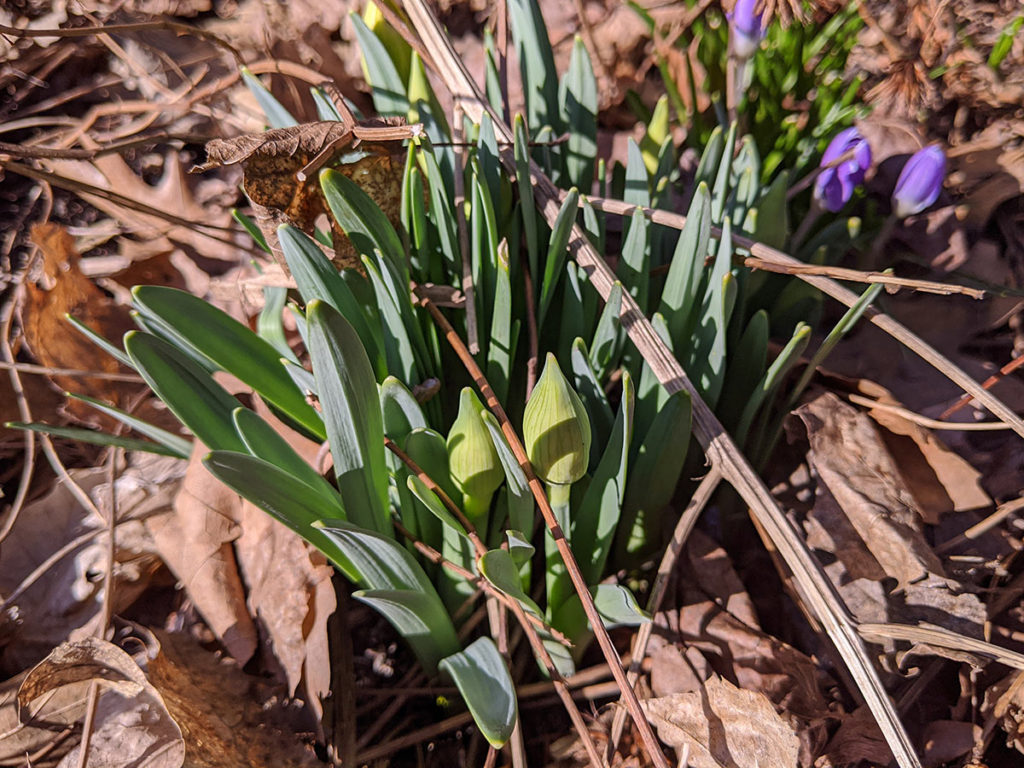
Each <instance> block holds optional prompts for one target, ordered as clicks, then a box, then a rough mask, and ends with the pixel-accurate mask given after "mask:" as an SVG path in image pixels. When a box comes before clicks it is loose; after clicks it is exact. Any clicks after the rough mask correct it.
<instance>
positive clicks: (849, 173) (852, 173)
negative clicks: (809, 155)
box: [814, 128, 871, 213]
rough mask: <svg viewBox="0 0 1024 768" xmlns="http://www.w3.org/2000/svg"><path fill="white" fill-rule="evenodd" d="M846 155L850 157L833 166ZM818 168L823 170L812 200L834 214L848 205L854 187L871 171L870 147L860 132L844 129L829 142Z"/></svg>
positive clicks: (853, 129) (815, 186)
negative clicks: (814, 199)
mask: <svg viewBox="0 0 1024 768" xmlns="http://www.w3.org/2000/svg"><path fill="white" fill-rule="evenodd" d="M851 152H852V154H850V153H851ZM846 154H850V157H848V158H847V159H846V160H843V161H842V162H841V163H838V164H835V162H836V161H837V160H838V159H839V158H841V157H842V156H843V155H846ZM833 164H835V165H833ZM828 166H832V167H828ZM821 167H822V169H823V170H822V172H821V173H819V174H818V178H817V179H816V180H815V184H814V196H815V198H817V199H818V201H820V202H821V205H822V206H823V207H824V208H825V209H827V210H829V211H831V212H832V213H837V212H838V211H839V209H840V208H842V207H843V206H844V205H846V204H847V203H848V202H849V200H850V198H851V197H852V196H853V190H854V189H855V188H856V187H857V185H858V184H860V183H861V182H862V181H864V174H865V173H867V170H868V168H870V167H871V147H870V146H869V145H868V142H867V139H865V138H864V137H863V136H861V133H860V131H858V130H857V129H856V128H847V129H846V130H844V131H840V132H839V133H837V134H836V135H835V138H833V139H832V141H831V142H829V145H828V149H826V150H825V154H824V155H822V158H821Z"/></svg>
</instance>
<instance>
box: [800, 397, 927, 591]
mask: <svg viewBox="0 0 1024 768" xmlns="http://www.w3.org/2000/svg"><path fill="white" fill-rule="evenodd" d="M795 413H796V416H797V417H798V418H799V419H800V421H801V422H802V423H803V425H804V429H805V431H806V435H807V439H808V441H809V442H810V446H811V450H810V453H809V456H808V458H809V461H810V462H811V465H812V466H813V468H814V470H815V472H816V473H817V475H818V478H819V482H820V483H821V484H823V485H824V486H825V487H826V488H827V489H828V492H829V493H831V495H832V496H833V498H834V499H835V501H836V502H837V503H838V505H839V507H840V508H841V509H842V510H843V512H844V513H845V514H846V516H847V519H848V520H849V522H850V524H851V526H852V527H853V528H854V529H855V530H856V532H857V535H858V536H860V538H861V540H862V541H863V542H864V546H866V547H867V549H868V550H869V551H870V552H871V554H872V555H873V556H874V557H875V559H876V560H877V561H878V564H879V565H880V566H881V567H882V569H883V570H884V571H885V573H886V575H887V576H889V577H891V578H894V579H896V581H897V584H898V585H899V586H900V587H905V586H906V585H908V584H912V583H914V582H916V581H920V580H921V579H923V578H925V577H926V576H927V575H928V574H929V573H935V574H939V575H942V564H941V562H940V561H939V558H938V557H937V556H936V555H935V553H933V552H932V551H931V549H930V547H929V546H928V543H927V541H925V538H924V536H923V534H922V532H921V524H920V521H919V516H918V513H917V504H916V501H915V500H914V498H913V496H912V495H911V493H910V491H909V490H908V489H907V487H906V484H905V483H904V482H903V479H902V477H901V475H900V471H899V467H898V465H897V463H896V461H895V460H894V458H893V457H892V456H891V455H890V454H889V452H888V451H887V450H886V449H885V446H884V444H883V443H882V441H881V439H880V438H879V436H878V432H877V430H876V429H875V427H874V426H873V425H872V423H871V420H870V419H869V418H868V417H867V416H866V415H864V414H862V413H860V412H859V411H857V410H856V409H855V408H853V407H852V406H850V405H847V404H846V403H844V402H843V401H842V400H840V399H839V398H838V397H836V396H835V395H833V394H831V393H824V394H821V395H819V396H818V397H816V398H815V399H814V400H812V401H811V402H809V403H807V404H806V405H803V406H801V407H800V408H798V409H797V411H796V412H795Z"/></svg>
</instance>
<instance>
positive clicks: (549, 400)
mask: <svg viewBox="0 0 1024 768" xmlns="http://www.w3.org/2000/svg"><path fill="white" fill-rule="evenodd" d="M523 438H524V439H525V441H526V453H527V455H528V456H529V457H530V463H531V464H533V468H534V470H535V471H536V472H537V474H538V475H539V476H540V478H541V479H542V480H544V481H545V482H547V483H552V484H554V485H569V484H571V483H575V482H576V481H577V480H579V479H580V478H581V477H583V475H584V474H585V473H586V471H587V461H588V460H589V458H590V418H589V417H588V416H587V412H586V410H584V408H583V402H582V401H581V400H580V397H579V395H577V394H576V392H574V391H573V389H572V387H570V386H569V382H568V381H567V380H566V378H565V376H563V375H562V371H561V370H560V369H559V367H558V362H557V361H556V360H555V356H554V355H552V354H550V353H548V356H547V361H546V362H545V363H544V372H543V373H541V375H540V379H539V380H538V381H537V386H535V387H534V389H533V393H532V394H531V395H530V401H529V402H528V403H527V404H526V411H525V412H524V413H523Z"/></svg>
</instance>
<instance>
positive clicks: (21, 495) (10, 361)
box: [0, 260, 36, 603]
mask: <svg viewBox="0 0 1024 768" xmlns="http://www.w3.org/2000/svg"><path fill="white" fill-rule="evenodd" d="M30 266H31V260H30V263H29V264H26V265H25V268H24V269H22V270H21V272H19V273H18V274H17V275H16V276H15V279H14V283H15V286H14V290H13V291H11V294H10V295H9V296H8V300H7V303H6V305H5V306H4V307H3V308H2V310H0V311H2V312H3V318H2V320H0V345H2V352H3V366H4V367H5V368H7V370H8V371H9V373H8V376H9V377H10V381H11V389H12V390H13V392H14V399H15V400H16V401H17V404H18V413H19V415H20V416H21V418H22V419H23V420H24V421H26V422H30V421H32V410H31V408H30V407H29V404H28V397H27V396H26V395H25V388H24V386H23V385H22V383H21V377H20V376H19V375H18V371H17V370H16V369H15V368H14V366H15V365H17V364H16V363H15V362H14V351H13V350H12V349H11V324H12V323H13V321H14V308H15V307H16V306H17V305H18V294H19V293H20V292H21V290H22V287H23V283H24V280H25V276H26V275H27V274H28V269H29V267H30ZM24 455H25V458H24V460H23V462H22V465H21V480H20V482H19V483H18V490H17V492H16V493H15V494H14V501H13V502H12V503H11V507H10V509H9V510H8V512H7V516H6V518H4V521H3V523H2V524H0V543H3V541H4V539H6V538H7V537H8V536H10V534H11V530H12V529H13V528H14V524H15V523H17V522H18V516H19V515H20V514H21V510H22V509H23V508H24V506H25V499H26V498H27V497H28V490H29V486H30V485H32V476H33V474H34V472H35V466H36V441H35V433H33V432H32V431H29V432H28V433H27V434H26V435H25V454H24ZM5 603H6V601H5Z"/></svg>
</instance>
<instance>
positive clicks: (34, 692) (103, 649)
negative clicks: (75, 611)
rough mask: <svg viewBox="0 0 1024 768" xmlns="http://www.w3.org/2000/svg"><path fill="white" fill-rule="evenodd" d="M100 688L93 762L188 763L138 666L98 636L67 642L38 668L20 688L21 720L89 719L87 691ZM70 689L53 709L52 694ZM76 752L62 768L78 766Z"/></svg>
mask: <svg viewBox="0 0 1024 768" xmlns="http://www.w3.org/2000/svg"><path fill="white" fill-rule="evenodd" d="M92 684H96V685H98V686H99V689H100V693H99V699H98V701H97V704H96V716H95V721H94V726H93V732H92V740H91V742H90V747H89V760H90V762H91V763H92V764H95V765H103V766H109V767H110V768H122V767H123V768H129V767H131V768H178V766H180V765H181V764H182V763H183V762H184V760H185V742H184V740H183V739H182V735H181V730H180V729H179V728H178V726H177V724H176V723H175V722H174V720H173V719H172V718H171V716H170V715H169V714H168V712H167V707H166V706H165V704H164V701H163V699H162V698H161V696H160V694H159V693H158V692H157V690H156V689H155V688H154V687H153V686H152V685H150V684H149V682H147V680H146V676H145V674H144V673H143V671H142V670H141V669H140V668H139V666H138V664H136V663H135V661H134V660H133V659H132V657H131V656H129V655H128V654H127V653H125V652H124V651H122V650H121V649H120V648H118V647H117V646H116V645H112V644H111V643H108V642H106V641H105V640H99V639H97V638H94V637H87V638H83V639H81V640H79V641H76V642H74V643H65V644H63V645H61V646H59V647H58V648H56V649H55V650H54V651H53V652H52V653H51V654H50V655H49V656H47V657H46V658H45V659H44V660H43V661H41V662H40V663H39V664H38V665H36V666H35V667H34V668H33V669H32V670H31V671H30V672H29V673H28V675H26V677H25V679H24V680H23V681H22V683H21V687H20V688H19V689H18V704H19V707H20V714H21V719H22V722H26V723H46V724H49V725H51V726H53V727H57V728H60V727H63V726H65V725H68V724H71V723H74V722H77V721H78V720H80V719H81V718H82V717H83V716H84V715H85V709H86V701H87V698H88V691H89V688H90V686H91V685H92ZM69 688H70V689H71V690H72V691H73V692H74V694H73V695H72V698H71V699H70V700H68V701H66V702H65V703H64V705H63V706H62V707H61V709H59V710H55V709H54V706H53V699H52V697H51V696H50V695H49V694H51V693H53V692H56V691H60V690H61V689H69ZM77 752H78V750H77V749H75V750H72V751H71V752H70V753H68V754H67V755H65V756H64V758H63V759H62V760H61V763H60V768H71V767H72V766H75V765H78V764H79V758H78V754H77Z"/></svg>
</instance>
